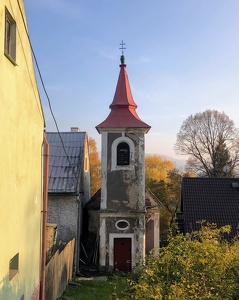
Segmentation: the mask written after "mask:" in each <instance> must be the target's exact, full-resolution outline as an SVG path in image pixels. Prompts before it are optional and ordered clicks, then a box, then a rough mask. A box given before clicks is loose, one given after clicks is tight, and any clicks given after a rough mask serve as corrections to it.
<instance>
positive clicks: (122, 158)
mask: <svg viewBox="0 0 239 300" xmlns="http://www.w3.org/2000/svg"><path fill="white" fill-rule="evenodd" d="M129 158H130V148H129V145H128V144H127V143H125V142H122V143H120V144H118V146H117V166H128V165H129Z"/></svg>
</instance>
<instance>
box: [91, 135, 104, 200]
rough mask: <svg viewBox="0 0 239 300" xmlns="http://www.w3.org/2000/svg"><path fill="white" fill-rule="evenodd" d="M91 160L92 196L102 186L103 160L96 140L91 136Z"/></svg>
mask: <svg viewBox="0 0 239 300" xmlns="http://www.w3.org/2000/svg"><path fill="white" fill-rule="evenodd" d="M88 145H89V160H90V181H91V196H93V195H94V194H95V193H96V192H97V191H98V189H99V188H100V180H101V178H100V172H101V162H100V159H99V153H98V150H97V146H96V141H95V140H94V139H93V138H91V137H89V139H88Z"/></svg>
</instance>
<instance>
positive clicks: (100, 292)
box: [59, 276, 126, 300]
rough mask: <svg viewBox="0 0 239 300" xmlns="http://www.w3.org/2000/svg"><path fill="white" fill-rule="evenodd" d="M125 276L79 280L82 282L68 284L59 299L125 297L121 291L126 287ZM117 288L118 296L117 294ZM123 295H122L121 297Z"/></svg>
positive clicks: (109, 299) (111, 298)
mask: <svg viewBox="0 0 239 300" xmlns="http://www.w3.org/2000/svg"><path fill="white" fill-rule="evenodd" d="M125 280H126V279H125V278H123V277H119V276H113V277H111V276H110V277H108V279H107V280H79V279H77V278H76V279H75V280H74V282H75V283H77V284H80V286H78V285H77V286H76V285H68V287H67V289H66V291H65V292H64V294H63V295H62V296H61V298H60V299H59V300H96V299H97V300H116V299H124V297H123V296H122V295H120V294H119V293H120V292H119V291H121V290H123V287H125ZM116 289H117V291H118V292H117V296H116ZM121 296H122V297H121Z"/></svg>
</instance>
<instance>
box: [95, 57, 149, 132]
mask: <svg viewBox="0 0 239 300" xmlns="http://www.w3.org/2000/svg"><path fill="white" fill-rule="evenodd" d="M121 62H122V63H121V65H120V73H119V78H118V83H117V86H116V90H115V95H114V99H113V102H112V103H111V105H110V109H111V112H110V114H109V115H108V117H107V118H106V119H105V120H104V121H103V122H102V123H100V124H99V125H97V126H96V129H97V130H98V131H99V132H100V130H101V129H103V128H125V127H127V128H145V131H146V133H147V132H148V131H149V129H150V128H151V127H150V126H149V125H148V124H146V123H144V122H143V121H142V120H141V119H140V118H139V116H138V115H137V113H136V108H137V105H136V103H135V102H134V100H133V97H132V93H131V89H130V85H129V79H128V75H127V72H126V64H124V57H123V58H122V57H121Z"/></svg>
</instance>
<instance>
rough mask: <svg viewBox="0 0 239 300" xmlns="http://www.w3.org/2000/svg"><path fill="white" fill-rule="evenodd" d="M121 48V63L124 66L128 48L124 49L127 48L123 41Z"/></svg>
mask: <svg viewBox="0 0 239 300" xmlns="http://www.w3.org/2000/svg"><path fill="white" fill-rule="evenodd" d="M120 46H121V47H120V48H119V49H120V50H121V51H122V55H121V57H120V61H121V64H122V65H124V64H125V57H124V50H125V49H126V47H124V46H125V43H124V41H123V40H122V42H121V44H120Z"/></svg>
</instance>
